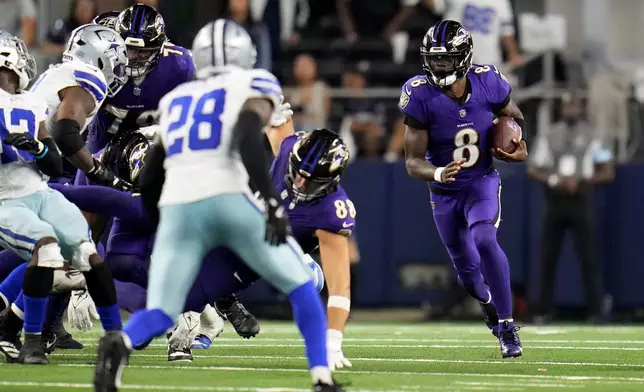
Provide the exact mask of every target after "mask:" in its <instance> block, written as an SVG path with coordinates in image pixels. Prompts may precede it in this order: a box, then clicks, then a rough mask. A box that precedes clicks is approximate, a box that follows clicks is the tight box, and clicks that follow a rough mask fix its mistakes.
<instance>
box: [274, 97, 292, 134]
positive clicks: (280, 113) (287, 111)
mask: <svg viewBox="0 0 644 392" xmlns="http://www.w3.org/2000/svg"><path fill="white" fill-rule="evenodd" d="M291 117H293V110H292V109H291V104H290V103H288V102H284V96H283V95H282V96H280V105H279V107H277V108H276V109H275V110H274V111H273V115H272V116H271V122H270V124H271V127H273V128H278V127H281V126H282V125H284V124H285V123H286V122H287V121H288V120H289V119H290V118H291Z"/></svg>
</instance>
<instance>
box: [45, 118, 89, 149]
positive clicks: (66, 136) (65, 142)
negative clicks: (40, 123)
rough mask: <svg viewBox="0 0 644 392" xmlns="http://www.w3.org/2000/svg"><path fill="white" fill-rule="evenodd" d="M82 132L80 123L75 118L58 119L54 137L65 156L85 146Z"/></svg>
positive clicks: (53, 133)
mask: <svg viewBox="0 0 644 392" xmlns="http://www.w3.org/2000/svg"><path fill="white" fill-rule="evenodd" d="M80 132H81V128H80V125H79V124H78V123H77V122H76V121H74V120H69V119H66V118H64V119H62V120H58V121H56V123H55V124H54V129H53V132H52V137H53V138H54V140H55V141H56V144H57V145H58V148H59V149H60V152H61V153H63V156H65V157H70V156H72V155H74V154H76V153H77V152H79V151H80V150H82V149H83V147H85V141H84V140H83V137H82V136H81V134H80Z"/></svg>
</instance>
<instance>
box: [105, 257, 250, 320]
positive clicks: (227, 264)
mask: <svg viewBox="0 0 644 392" xmlns="http://www.w3.org/2000/svg"><path fill="white" fill-rule="evenodd" d="M121 256H122V255H121ZM121 260H123V259H121ZM132 260H134V259H131V261H132ZM178 262H180V261H178ZM130 265H131V266H132V267H134V268H135V269H136V268H137V267H136V266H134V265H132V264H130ZM147 267H148V265H147V264H146V265H145V268H146V270H147ZM110 268H111V266H110ZM114 276H115V277H116V274H115V275H114ZM120 276H121V277H122V278H125V279H128V278H127V275H120ZM257 279H259V277H258V276H257V274H255V272H253V271H252V270H251V269H250V268H248V267H247V266H246V264H244V263H243V262H242V261H241V259H239V257H237V255H236V254H235V253H233V252H232V251H230V250H229V249H227V248H223V247H219V248H217V249H215V250H212V251H210V253H208V254H207V255H206V257H205V258H204V260H203V263H202V264H201V269H200V271H199V275H197V280H196V281H195V283H194V284H193V285H192V288H191V289H190V291H189V292H188V297H187V298H186V303H185V305H184V312H187V311H194V312H201V311H202V310H203V308H204V306H206V305H207V304H212V303H213V302H214V301H215V300H216V299H218V298H221V297H225V296H228V295H231V294H233V293H236V292H238V291H240V290H243V289H245V288H247V287H249V286H250V285H251V284H253V283H254V282H255V281H257ZM144 287H147V277H146V282H145V286H141V285H138V284H134V283H132V281H131V280H129V279H128V281H125V282H122V281H116V295H117V300H118V303H119V307H121V308H123V309H125V310H127V311H129V312H135V311H137V310H140V309H145V304H146V301H145V300H146V296H147V290H146V289H145V288H144Z"/></svg>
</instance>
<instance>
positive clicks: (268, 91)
mask: <svg viewBox="0 0 644 392" xmlns="http://www.w3.org/2000/svg"><path fill="white" fill-rule="evenodd" d="M281 95H282V88H281V86H280V84H279V82H278V81H277V79H276V78H275V76H273V74H271V73H270V72H268V71H265V70H261V69H254V70H244V69H241V68H231V69H229V70H228V71H226V72H223V73H221V74H218V75H216V76H213V77H211V78H208V79H203V80H196V81H192V82H188V83H185V84H182V85H180V86H179V87H177V88H175V89H174V90H172V91H171V92H170V93H168V94H167V95H166V96H165V97H163V99H161V102H160V103H159V111H160V126H159V134H160V136H161V140H162V142H163V145H164V146H165V150H166V159H165V164H164V165H165V170H166V180H165V184H164V187H163V192H162V193H161V199H160V201H159V205H170V204H184V203H191V202H195V201H198V200H203V199H206V198H209V197H212V196H216V195H219V194H225V193H247V192H250V190H249V188H248V173H247V172H246V169H245V168H244V165H243V164H242V162H241V158H240V156H239V154H238V153H237V152H235V151H232V148H233V147H232V139H233V129H234V127H235V124H236V123H237V119H238V117H239V114H240V111H241V108H242V106H243V105H244V103H245V102H246V101H247V100H248V99H250V98H265V99H268V100H270V101H271V102H272V103H273V107H274V108H276V109H277V108H278V107H279V104H280V97H281ZM258 159H261V158H260V157H258Z"/></svg>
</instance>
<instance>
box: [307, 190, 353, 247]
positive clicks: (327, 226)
mask: <svg viewBox="0 0 644 392" xmlns="http://www.w3.org/2000/svg"><path fill="white" fill-rule="evenodd" d="M320 204H321V206H322V207H323V209H324V211H320V213H319V214H318V217H319V218H317V219H319V222H317V226H316V229H320V230H326V231H330V232H332V233H336V234H342V235H346V236H349V235H351V233H352V232H353V230H355V227H356V207H355V205H354V204H353V202H352V201H351V200H350V199H349V197H348V196H347V194H346V193H345V192H344V190H343V189H342V188H340V189H338V191H337V192H334V193H332V194H330V195H329V196H327V197H326V199H325V200H324V201H323V202H322V203H320Z"/></svg>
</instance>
